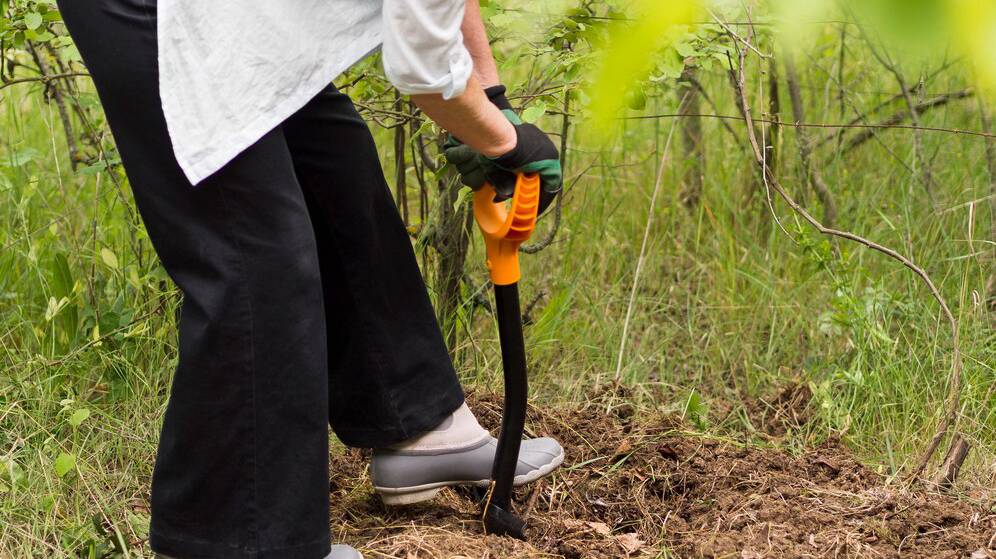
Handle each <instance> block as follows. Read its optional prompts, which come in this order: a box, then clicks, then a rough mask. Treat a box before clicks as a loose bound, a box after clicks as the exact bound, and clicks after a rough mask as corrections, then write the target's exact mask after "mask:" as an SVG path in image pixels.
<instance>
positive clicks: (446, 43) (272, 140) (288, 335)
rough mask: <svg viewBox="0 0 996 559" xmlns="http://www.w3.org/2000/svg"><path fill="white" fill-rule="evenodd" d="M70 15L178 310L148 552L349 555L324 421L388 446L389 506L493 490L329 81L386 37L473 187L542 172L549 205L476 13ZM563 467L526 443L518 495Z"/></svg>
mask: <svg viewBox="0 0 996 559" xmlns="http://www.w3.org/2000/svg"><path fill="white" fill-rule="evenodd" d="M465 2H466V3H465ZM60 9H61V11H62V14H63V18H64V20H65V23H66V25H67V27H68V29H69V31H70V33H71V34H72V36H73V38H74V39H75V41H76V44H77V46H78V47H79V50H80V52H81V54H82V55H83V58H84V60H85V62H86V63H87V66H88V68H89V70H90V73H91V74H92V76H93V80H94V83H95V84H96V87H97V91H98V93H99V95H100V98H101V101H102V102H103V105H104V109H105V112H106V115H107V118H108V121H109V123H110V126H111V129H112V131H113V133H114V137H115V139H116V142H117V145H118V148H119V151H120V153H121V158H122V161H123V163H124V166H125V170H126V172H127V174H128V177H129V179H130V183H131V186H132V189H133V192H134V196H135V201H136V204H137V205H138V208H139V211H140V212H141V214H142V217H143V220H144V222H145V226H146V228H147V230H148V233H149V237H150V239H151V240H152V242H153V244H154V246H155V248H156V251H157V252H158V254H159V257H160V259H161V261H162V263H163V266H164V267H165V268H166V270H167V271H168V272H169V274H170V276H171V277H172V278H173V279H174V281H175V282H176V284H177V285H178V286H179V288H180V289H181V290H182V291H183V294H184V303H183V310H182V313H181V318H180V332H179V362H178V364H177V369H176V374H175V377H174V382H173V387H172V393H171V397H170V402H169V405H168V407H167V410H166V415H165V418H164V423H163V429H162V433H161V438H160V443H159V449H158V453H157V457H156V465H155V470H154V474H153V479H152V499H151V500H152V526H151V533H150V545H151V547H152V549H153V551H155V552H156V553H159V554H162V555H163V556H169V557H174V558H177V559H185V558H193V557H198V558H266V559H268V558H278V557H279V558H282V559H288V558H290V559H295V558H302V559H319V558H321V557H329V558H335V559H346V558H355V557H359V554H358V553H357V552H356V551H355V550H354V549H353V548H350V547H347V546H335V547H332V548H330V541H329V540H330V530H329V518H328V498H329V496H328V426H329V424H331V425H332V427H333V429H334V430H335V432H336V434H337V435H338V436H339V438H340V439H341V440H342V441H343V442H344V443H346V444H348V445H352V446H357V447H367V448H374V449H376V450H375V451H374V454H373V459H372V466H371V477H372V479H373V483H374V485H375V489H376V491H377V492H378V493H380V494H381V495H382V497H383V498H384V500H385V502H387V503H388V504H406V503H412V502H418V501H421V500H425V499H429V498H432V496H433V495H434V494H435V493H436V492H438V491H439V488H440V487H443V486H447V485H455V484H461V483H464V484H465V483H476V484H479V483H484V482H485V480H486V479H487V478H488V477H489V475H490V465H491V460H492V458H493V456H494V443H495V441H494V439H493V438H492V437H491V436H490V434H488V433H487V432H486V431H485V430H484V429H482V428H481V427H480V425H479V424H478V423H477V420H476V419H475V418H474V416H473V414H472V413H471V412H470V410H469V409H468V408H467V407H466V405H465V404H464V400H463V392H462V390H461V387H460V385H459V383H458V381H457V378H456V374H455V372H454V369H453V366H452V364H451V362H450V360H449V358H448V356H447V352H446V348H445V347H444V344H443V341H442V337H441V335H440V332H439V329H438V326H437V324H436V322H435V318H434V314H433V311H432V308H431V306H430V302H429V299H428V297H427V294H426V291H425V286H424V284H423V282H422V278H421V276H420V273H419V269H418V266H417V263H416V260H415V256H414V253H413V251H412V248H411V244H410V241H409V239H408V237H407V234H406V232H405V229H404V227H403V224H402V222H401V220H400V218H399V216H398V213H397V209H396V208H395V207H394V205H393V203H392V200H391V196H390V191H389V189H388V187H387V184H386V183H385V181H384V178H383V172H382V170H381V168H380V163H379V161H378V157H377V152H376V149H375V146H374V143H373V139H372V137H371V135H370V132H369V130H368V128H367V126H366V125H365V123H364V122H363V121H362V120H361V119H360V117H359V116H358V114H357V113H356V111H355V109H354V107H353V105H352V103H351V102H350V100H349V98H348V97H347V96H346V95H344V94H342V93H340V92H338V91H337V90H336V89H335V88H334V87H333V86H331V85H329V83H330V82H331V80H332V79H333V78H335V77H336V76H337V75H338V74H340V73H341V72H342V71H344V70H345V69H346V68H347V67H348V66H350V65H351V64H353V63H355V62H356V61H357V60H358V59H360V58H362V57H363V56H364V55H365V54H367V53H369V52H370V51H372V50H374V49H375V48H376V47H377V46H378V45H379V44H381V43H383V58H384V65H385V70H386V73H387V75H388V77H389V78H390V79H391V80H392V81H393V82H394V83H395V84H396V85H397V86H398V88H399V89H400V90H401V91H402V92H404V93H407V94H411V95H412V99H413V100H414V102H415V103H416V104H417V105H418V106H419V107H421V109H422V110H423V111H424V112H425V114H426V115H428V116H429V117H430V118H432V119H433V120H435V121H436V122H438V123H439V124H440V125H441V126H443V127H444V128H446V129H447V130H449V131H450V132H451V133H452V134H453V135H454V136H455V137H458V138H460V139H461V140H462V141H463V142H464V143H465V145H463V146H457V147H455V148H453V154H454V159H456V160H458V161H459V163H460V168H461V170H462V171H465V172H466V176H465V181H466V182H468V183H470V184H472V185H474V186H480V184H481V183H482V182H483V181H484V180H485V179H487V180H491V181H492V182H495V183H496V184H498V185H503V186H505V187H507V185H508V184H510V180H511V177H512V176H514V175H513V173H514V172H516V171H533V172H540V173H541V174H542V176H543V179H544V180H543V183H544V184H543V188H544V192H545V195H544V203H545V204H548V203H549V201H550V199H551V198H552V197H553V196H554V195H555V194H556V192H557V191H558V190H559V189H560V182H561V181H560V170H559V165H557V164H556V160H557V150H556V148H555V147H554V146H553V144H552V143H551V142H550V140H549V139H548V138H547V137H546V136H545V135H544V134H543V133H542V132H540V131H539V130H538V129H537V128H535V127H533V126H530V125H526V124H519V123H518V120H517V119H516V118H514V115H513V114H512V113H510V112H508V110H509V109H510V107H509V105H508V102H507V100H506V99H505V97H504V88H503V87H501V86H500V85H499V82H498V75H497V70H496V67H495V63H494V60H493V58H492V57H491V52H490V49H489V46H488V42H487V37H486V36H485V33H484V28H483V25H482V23H481V20H480V13H479V9H478V6H477V0H383V5H382V4H381V2H376V1H372V0H239V1H235V0H212V1H211V2H204V1H202V0H159V1H158V5H157V1H156V0H61V1H60ZM485 88H487V93H486V92H485ZM502 109H505V110H506V111H507V112H506V115H507V116H505V115H503V114H502ZM513 121H514V122H515V123H513ZM470 150H473V153H472V154H471V155H468V153H470ZM478 154H480V155H478ZM505 194H506V195H507V194H508V192H507V188H506V191H505ZM562 460H563V451H562V449H561V448H560V446H559V445H558V444H557V443H556V441H553V440H551V439H535V440H530V441H525V442H524V443H523V450H522V451H521V453H520V464H519V466H520V468H519V471H518V474H519V475H518V476H517V478H516V480H517V482H518V483H520V484H521V483H529V482H531V481H533V480H535V479H538V478H539V477H542V476H544V475H546V474H548V473H549V472H551V471H552V470H553V469H554V468H556V467H557V466H558V465H559V464H560V462H561V461H562Z"/></svg>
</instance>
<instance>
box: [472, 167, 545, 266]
mask: <svg viewBox="0 0 996 559" xmlns="http://www.w3.org/2000/svg"><path fill="white" fill-rule="evenodd" d="M494 198H495V189H494V187H492V186H491V185H490V184H485V185H484V187H482V188H481V189H480V190H478V191H477V192H475V193H474V218H475V219H476V220H477V225H478V227H479V228H480V229H481V233H483V234H484V244H485V247H486V248H487V253H488V270H489V271H490V272H491V281H493V282H494V284H495V285H511V284H513V283H516V282H518V281H519V277H521V273H520V272H519V246H520V245H521V244H522V243H524V242H525V241H526V240H528V239H529V236H530V235H532V233H533V229H535V228H536V217H537V212H538V210H539V198H540V178H539V175H535V174H532V175H530V174H520V175H519V176H518V179H517V180H516V184H515V195H514V196H512V202H511V205H509V206H508V207H506V202H495V201H494Z"/></svg>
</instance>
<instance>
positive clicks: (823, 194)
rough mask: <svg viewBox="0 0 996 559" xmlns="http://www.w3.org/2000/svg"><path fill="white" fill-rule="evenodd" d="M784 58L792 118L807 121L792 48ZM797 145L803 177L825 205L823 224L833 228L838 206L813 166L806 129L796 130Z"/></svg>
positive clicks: (809, 139) (783, 54) (786, 51)
mask: <svg viewBox="0 0 996 559" xmlns="http://www.w3.org/2000/svg"><path fill="white" fill-rule="evenodd" d="M782 58H783V59H784V60H783V62H784V64H785V82H786V83H787V84H788V89H789V97H790V98H791V99H792V118H793V119H794V120H795V121H796V122H802V121H804V120H806V115H805V107H804V106H803V104H802V103H803V101H802V95H801V94H800V92H799V77H798V75H797V74H796V69H795V55H794V54H793V53H792V51H791V49H790V48H786V49H783V51H782ZM796 143H798V144H799V159H800V161H801V162H802V172H803V176H805V178H806V182H808V183H809V185H810V186H811V187H812V188H813V191H814V192H816V197H817V198H819V199H820V203H821V204H823V222H824V223H826V224H827V225H828V226H830V227H833V224H834V223H835V222H836V221H837V205H836V204H835V203H834V201H833V195H831V194H830V189H829V188H827V185H826V183H824V182H823V176H822V175H821V174H820V172H819V170H818V169H816V168H815V167H814V166H813V160H812V155H813V145H812V141H811V138H810V137H809V134H808V132H807V130H806V129H805V128H799V129H797V130H796Z"/></svg>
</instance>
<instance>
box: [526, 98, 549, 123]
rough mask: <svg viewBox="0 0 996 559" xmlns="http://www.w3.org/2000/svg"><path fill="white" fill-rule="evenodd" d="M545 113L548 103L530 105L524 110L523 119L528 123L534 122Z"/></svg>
mask: <svg viewBox="0 0 996 559" xmlns="http://www.w3.org/2000/svg"><path fill="white" fill-rule="evenodd" d="M545 114H546V105H545V104H543V103H537V104H535V105H533V106H531V107H529V108H528V109H526V110H524V111H522V121H523V122H528V123H534V122H536V121H537V120H539V119H540V118H541V117H542V116H543V115H545Z"/></svg>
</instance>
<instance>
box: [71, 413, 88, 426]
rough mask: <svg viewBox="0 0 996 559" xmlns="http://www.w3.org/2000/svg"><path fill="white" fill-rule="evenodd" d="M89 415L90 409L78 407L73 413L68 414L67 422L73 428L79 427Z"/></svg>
mask: <svg viewBox="0 0 996 559" xmlns="http://www.w3.org/2000/svg"><path fill="white" fill-rule="evenodd" d="M88 417H90V410H88V409H87V408H80V409H78V410H76V411H74V412H73V415H71V416H69V424H70V425H72V426H73V427H74V428H75V427H79V426H80V425H82V424H83V422H84V421H86V420H87V418H88Z"/></svg>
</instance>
